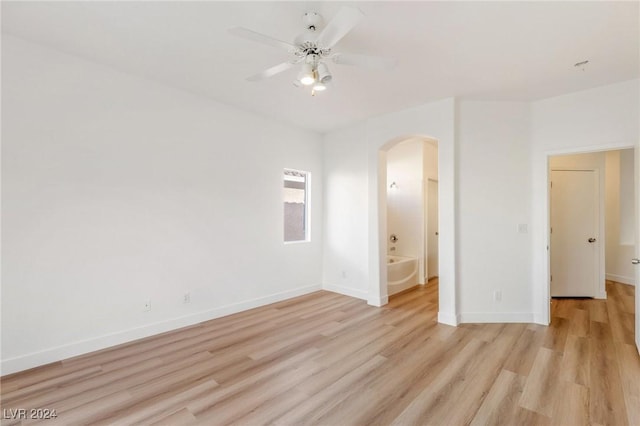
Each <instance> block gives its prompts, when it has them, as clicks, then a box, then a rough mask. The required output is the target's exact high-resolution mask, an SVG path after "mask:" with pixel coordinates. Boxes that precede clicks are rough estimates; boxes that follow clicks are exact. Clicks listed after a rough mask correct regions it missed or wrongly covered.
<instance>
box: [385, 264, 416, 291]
mask: <svg viewBox="0 0 640 426" xmlns="http://www.w3.org/2000/svg"><path fill="white" fill-rule="evenodd" d="M418 270H419V268H418V259H417V258H416V257H408V256H391V255H389V256H387V292H388V295H389V296H391V295H394V294H396V293H399V292H401V291H404V290H407V289H410V288H411V287H415V286H416V285H417V284H423V283H420V282H418Z"/></svg>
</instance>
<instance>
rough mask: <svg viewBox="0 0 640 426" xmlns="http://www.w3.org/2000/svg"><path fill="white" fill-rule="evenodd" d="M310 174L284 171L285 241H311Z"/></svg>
mask: <svg viewBox="0 0 640 426" xmlns="http://www.w3.org/2000/svg"><path fill="white" fill-rule="evenodd" d="M310 177H311V176H310V173H309V172H302V171H299V170H291V169H285V170H284V241H285V242H294V241H309V179H310Z"/></svg>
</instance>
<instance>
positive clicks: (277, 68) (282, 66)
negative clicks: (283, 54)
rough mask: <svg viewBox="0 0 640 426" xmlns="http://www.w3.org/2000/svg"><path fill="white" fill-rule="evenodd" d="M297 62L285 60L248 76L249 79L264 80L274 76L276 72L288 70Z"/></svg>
mask: <svg viewBox="0 0 640 426" xmlns="http://www.w3.org/2000/svg"><path fill="white" fill-rule="evenodd" d="M294 65H295V64H294V63H293V62H283V63H281V64H278V65H276V66H273V67H271V68H267V69H266V70H264V71H262V72H260V73H258V74H255V75H252V76H251V77H247V80H248V81H260V80H264V79H267V78H269V77H273V76H274V75H276V74H279V73H281V72H283V71H286V70H288V69H289V68H291V67H292V66H294Z"/></svg>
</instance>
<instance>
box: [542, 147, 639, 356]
mask: <svg viewBox="0 0 640 426" xmlns="http://www.w3.org/2000/svg"><path fill="white" fill-rule="evenodd" d="M629 148H634V149H636V150H640V144H638V143H636V142H635V141H633V142H627V143H610V144H603V145H598V146H592V147H579V148H569V149H561V150H554V151H545V152H544V156H541V157H539V160H538V161H541V160H542V161H544V165H543V164H542V163H536V164H538V165H539V166H540V167H544V177H543V178H544V182H541V181H537V182H540V183H542V188H544V194H543V198H542V200H543V203H544V204H543V205H542V206H541V207H540V210H538V212H539V213H536V215H538V214H539V215H540V216H536V217H537V218H538V223H539V224H540V228H539V229H538V230H537V231H536V232H537V233H538V235H539V236H541V237H542V241H543V242H544V243H543V244H542V245H540V246H537V245H536V247H534V250H535V251H536V252H537V253H542V252H543V251H544V254H543V255H542V257H541V260H542V265H540V267H541V268H542V269H543V270H544V271H545V274H546V278H545V279H544V280H542V279H539V280H538V279H536V283H535V285H534V299H535V300H536V302H535V303H536V305H537V306H536V308H537V309H535V311H536V314H534V317H535V322H536V323H538V324H546V325H548V324H550V323H551V304H550V303H551V280H550V273H551V268H550V266H551V258H550V256H549V254H550V253H549V245H550V244H551V241H550V239H549V236H550V235H549V223H550V222H551V218H550V217H549V212H550V210H549V203H550V201H551V200H550V196H551V194H550V192H549V178H550V169H551V168H550V167H549V161H550V159H551V157H555V156H557V155H570V154H588V153H594V152H604V151H615V150H618V149H629ZM636 155H637V154H636ZM636 158H637V157H636ZM637 161H640V160H637ZM636 166H638V165H637V164H636ZM540 178H541V176H540V175H538V179H540ZM635 185H636V193H637V191H638V189H637V188H638V186H640V174H639V173H638V168H637V167H636V181H635ZM639 244H640V242H638V243H636V253H639V252H640V247H639ZM629 261H631V260H629ZM637 284H640V283H637ZM639 288H640V286H636V290H638V289H639ZM540 290H542V293H537V292H538V291H540ZM536 293H537V294H536ZM635 293H636V304H637V305H640V303H639V302H638V298H640V291H636V292H635ZM538 303H539V305H538ZM638 316H640V315H636V321H637V319H638ZM639 340H640V339H639ZM639 345H640V342H639Z"/></svg>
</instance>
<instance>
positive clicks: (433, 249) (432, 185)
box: [427, 179, 438, 278]
mask: <svg viewBox="0 0 640 426" xmlns="http://www.w3.org/2000/svg"><path fill="white" fill-rule="evenodd" d="M427 193H428V195H427V198H428V201H427V215H428V218H427V271H428V274H429V276H428V277H427V278H433V277H437V276H438V181H436V180H432V179H429V181H428V190H427Z"/></svg>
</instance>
